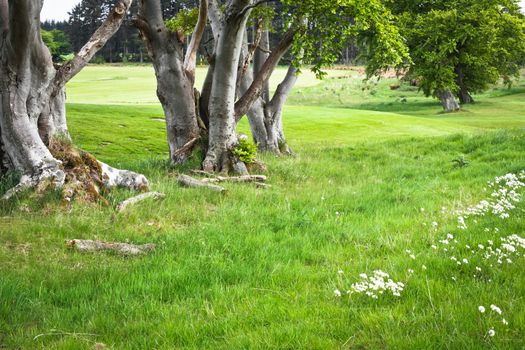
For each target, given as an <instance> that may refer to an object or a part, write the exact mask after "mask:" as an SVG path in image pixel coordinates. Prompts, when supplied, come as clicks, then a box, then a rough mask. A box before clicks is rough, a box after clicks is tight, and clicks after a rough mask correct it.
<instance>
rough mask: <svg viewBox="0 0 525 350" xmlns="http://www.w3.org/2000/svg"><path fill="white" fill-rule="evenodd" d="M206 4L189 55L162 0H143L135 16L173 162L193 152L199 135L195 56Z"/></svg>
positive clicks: (186, 157)
mask: <svg viewBox="0 0 525 350" xmlns="http://www.w3.org/2000/svg"><path fill="white" fill-rule="evenodd" d="M207 4H208V2H207V1H205V0H204V1H202V2H201V15H200V16H199V18H200V20H199V23H198V24H197V29H196V33H195V34H194V37H193V39H192V42H191V45H190V51H188V54H187V56H186V59H185V57H184V52H183V48H184V45H183V43H182V42H181V41H180V39H179V37H178V36H177V34H176V33H171V32H170V31H169V30H168V29H167V28H166V26H165V25H164V18H163V16H162V7H161V2H160V0H141V1H140V4H139V13H138V16H137V18H136V20H135V24H136V26H137V27H138V29H139V30H140V33H141V36H142V39H143V40H144V43H145V44H146V47H147V49H148V53H149V56H150V57H151V60H152V61H153V67H154V68H155V75H156V78H157V96H158V98H159V101H160V103H161V104H162V108H163V110H164V115H165V117H166V127H167V133H168V144H169V151H170V160H171V163H172V164H173V165H175V164H181V163H184V162H186V161H187V160H188V159H189V157H190V156H191V154H192V152H193V147H186V146H187V145H188V144H189V143H191V142H192V141H193V140H195V139H198V138H200V129H199V125H198V120H197V111H196V101H195V93H194V80H195V60H196V48H197V47H198V45H199V43H200V39H201V38H202V32H203V30H202V25H203V20H202V13H203V12H205V13H206V12H207ZM204 23H205V22H204ZM193 144H195V142H194V143H193Z"/></svg>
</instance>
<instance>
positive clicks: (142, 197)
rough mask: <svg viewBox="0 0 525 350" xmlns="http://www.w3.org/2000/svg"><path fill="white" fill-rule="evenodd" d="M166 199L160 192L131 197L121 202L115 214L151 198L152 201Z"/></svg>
mask: <svg viewBox="0 0 525 350" xmlns="http://www.w3.org/2000/svg"><path fill="white" fill-rule="evenodd" d="M164 197H166V195H165V194H164V193H160V192H147V193H143V194H139V195H138V196H135V197H131V198H128V199H126V200H125V201H123V202H122V203H120V204H119V205H118V206H117V212H119V213H120V212H123V211H124V210H126V209H127V208H128V207H129V206H130V205H135V204H137V203H140V202H143V201H145V200H146V199H149V198H153V199H161V198H164Z"/></svg>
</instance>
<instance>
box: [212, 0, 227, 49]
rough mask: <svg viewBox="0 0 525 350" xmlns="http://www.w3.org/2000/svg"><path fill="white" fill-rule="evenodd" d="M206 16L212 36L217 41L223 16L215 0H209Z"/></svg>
mask: <svg viewBox="0 0 525 350" xmlns="http://www.w3.org/2000/svg"><path fill="white" fill-rule="evenodd" d="M208 16H209V18H210V24H211V30H212V32H213V37H214V38H215V40H216V41H217V38H218V36H219V33H220V32H221V28H222V24H223V21H224V16H223V13H222V11H221V9H220V8H219V4H217V0H210V1H209V11H208Z"/></svg>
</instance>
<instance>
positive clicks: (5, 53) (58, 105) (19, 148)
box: [0, 0, 147, 198]
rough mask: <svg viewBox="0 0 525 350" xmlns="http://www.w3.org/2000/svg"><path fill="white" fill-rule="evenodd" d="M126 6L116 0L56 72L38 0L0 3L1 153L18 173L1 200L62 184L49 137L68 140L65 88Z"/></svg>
mask: <svg viewBox="0 0 525 350" xmlns="http://www.w3.org/2000/svg"><path fill="white" fill-rule="evenodd" d="M130 3H131V1H130V0H119V1H118V2H117V5H116V6H115V9H114V12H112V13H110V15H109V17H108V19H107V20H106V22H104V24H103V25H102V26H101V28H99V30H97V32H96V33H95V34H94V35H93V37H92V39H91V40H90V41H89V42H88V44H86V46H84V48H83V49H82V50H81V52H80V53H79V54H78V55H77V56H75V58H74V59H73V60H72V61H70V62H69V63H67V64H65V65H64V66H62V67H61V68H59V69H58V70H57V69H55V68H54V66H53V62H52V58H51V54H50V52H49V49H48V48H47V47H46V46H45V45H44V43H43V41H42V38H41V34H40V20H39V18H40V12H41V10H42V1H33V0H10V1H8V0H0V15H1V16H0V19H1V21H2V22H1V28H2V32H1V35H0V100H1V101H0V133H1V141H2V142H1V144H2V152H0V154H1V155H2V158H3V160H4V162H2V163H3V164H7V167H6V168H7V170H10V171H14V172H18V173H20V174H21V175H22V177H21V179H20V183H19V184H18V185H17V186H16V187H15V188H14V189H12V190H10V191H8V193H7V194H6V195H5V196H4V197H5V198H8V197H10V196H12V195H14V194H16V193H17V192H19V191H21V190H24V189H26V188H30V187H36V186H39V187H40V186H44V185H46V186H47V185H51V186H54V187H61V186H63V185H64V181H65V179H66V176H65V173H64V170H63V168H62V164H61V162H60V161H59V160H57V159H55V157H53V155H52V154H51V152H50V150H49V148H48V144H49V142H50V140H51V139H52V138H55V137H64V138H66V139H69V132H68V129H67V124H66V109H65V99H66V96H65V91H64V86H65V84H66V83H67V82H68V81H69V80H70V79H71V78H72V77H73V76H74V75H75V74H76V73H78V72H79V71H80V70H81V69H82V68H83V67H84V66H85V65H86V64H87V62H89V60H90V59H91V58H92V57H93V55H94V54H95V53H96V52H97V51H98V50H99V49H100V48H101V47H102V46H103V45H104V44H105V43H106V41H107V40H108V39H109V38H110V37H111V36H112V35H113V34H114V32H115V31H116V30H117V29H118V28H119V27H120V24H121V23H122V19H123V17H124V16H125V14H126V12H127V9H128V8H129V6H130ZM6 5H7V6H6ZM111 172H112V174H111V175H112V176H113V177H114V178H120V175H122V174H121V173H120V171H119V170H117V169H112V168H111ZM125 173H126V176H127V180H126V181H127V183H129V184H130V185H137V187H142V186H143V185H147V180H146V179H145V178H144V176H142V175H139V174H135V173H131V172H125ZM103 175H104V176H107V174H106V173H103ZM115 184H116V185H120V183H115Z"/></svg>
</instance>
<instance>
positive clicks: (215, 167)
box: [202, 150, 248, 175]
mask: <svg viewBox="0 0 525 350" xmlns="http://www.w3.org/2000/svg"><path fill="white" fill-rule="evenodd" d="M202 170H204V171H205V172H208V173H223V174H230V173H233V174H236V175H248V168H247V167H246V164H245V163H244V162H243V161H241V160H240V159H239V158H238V157H236V156H235V155H234V154H233V152H232V151H229V150H226V151H222V152H221V151H211V150H209V151H208V154H207V155H206V159H204V162H203V163H202Z"/></svg>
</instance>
